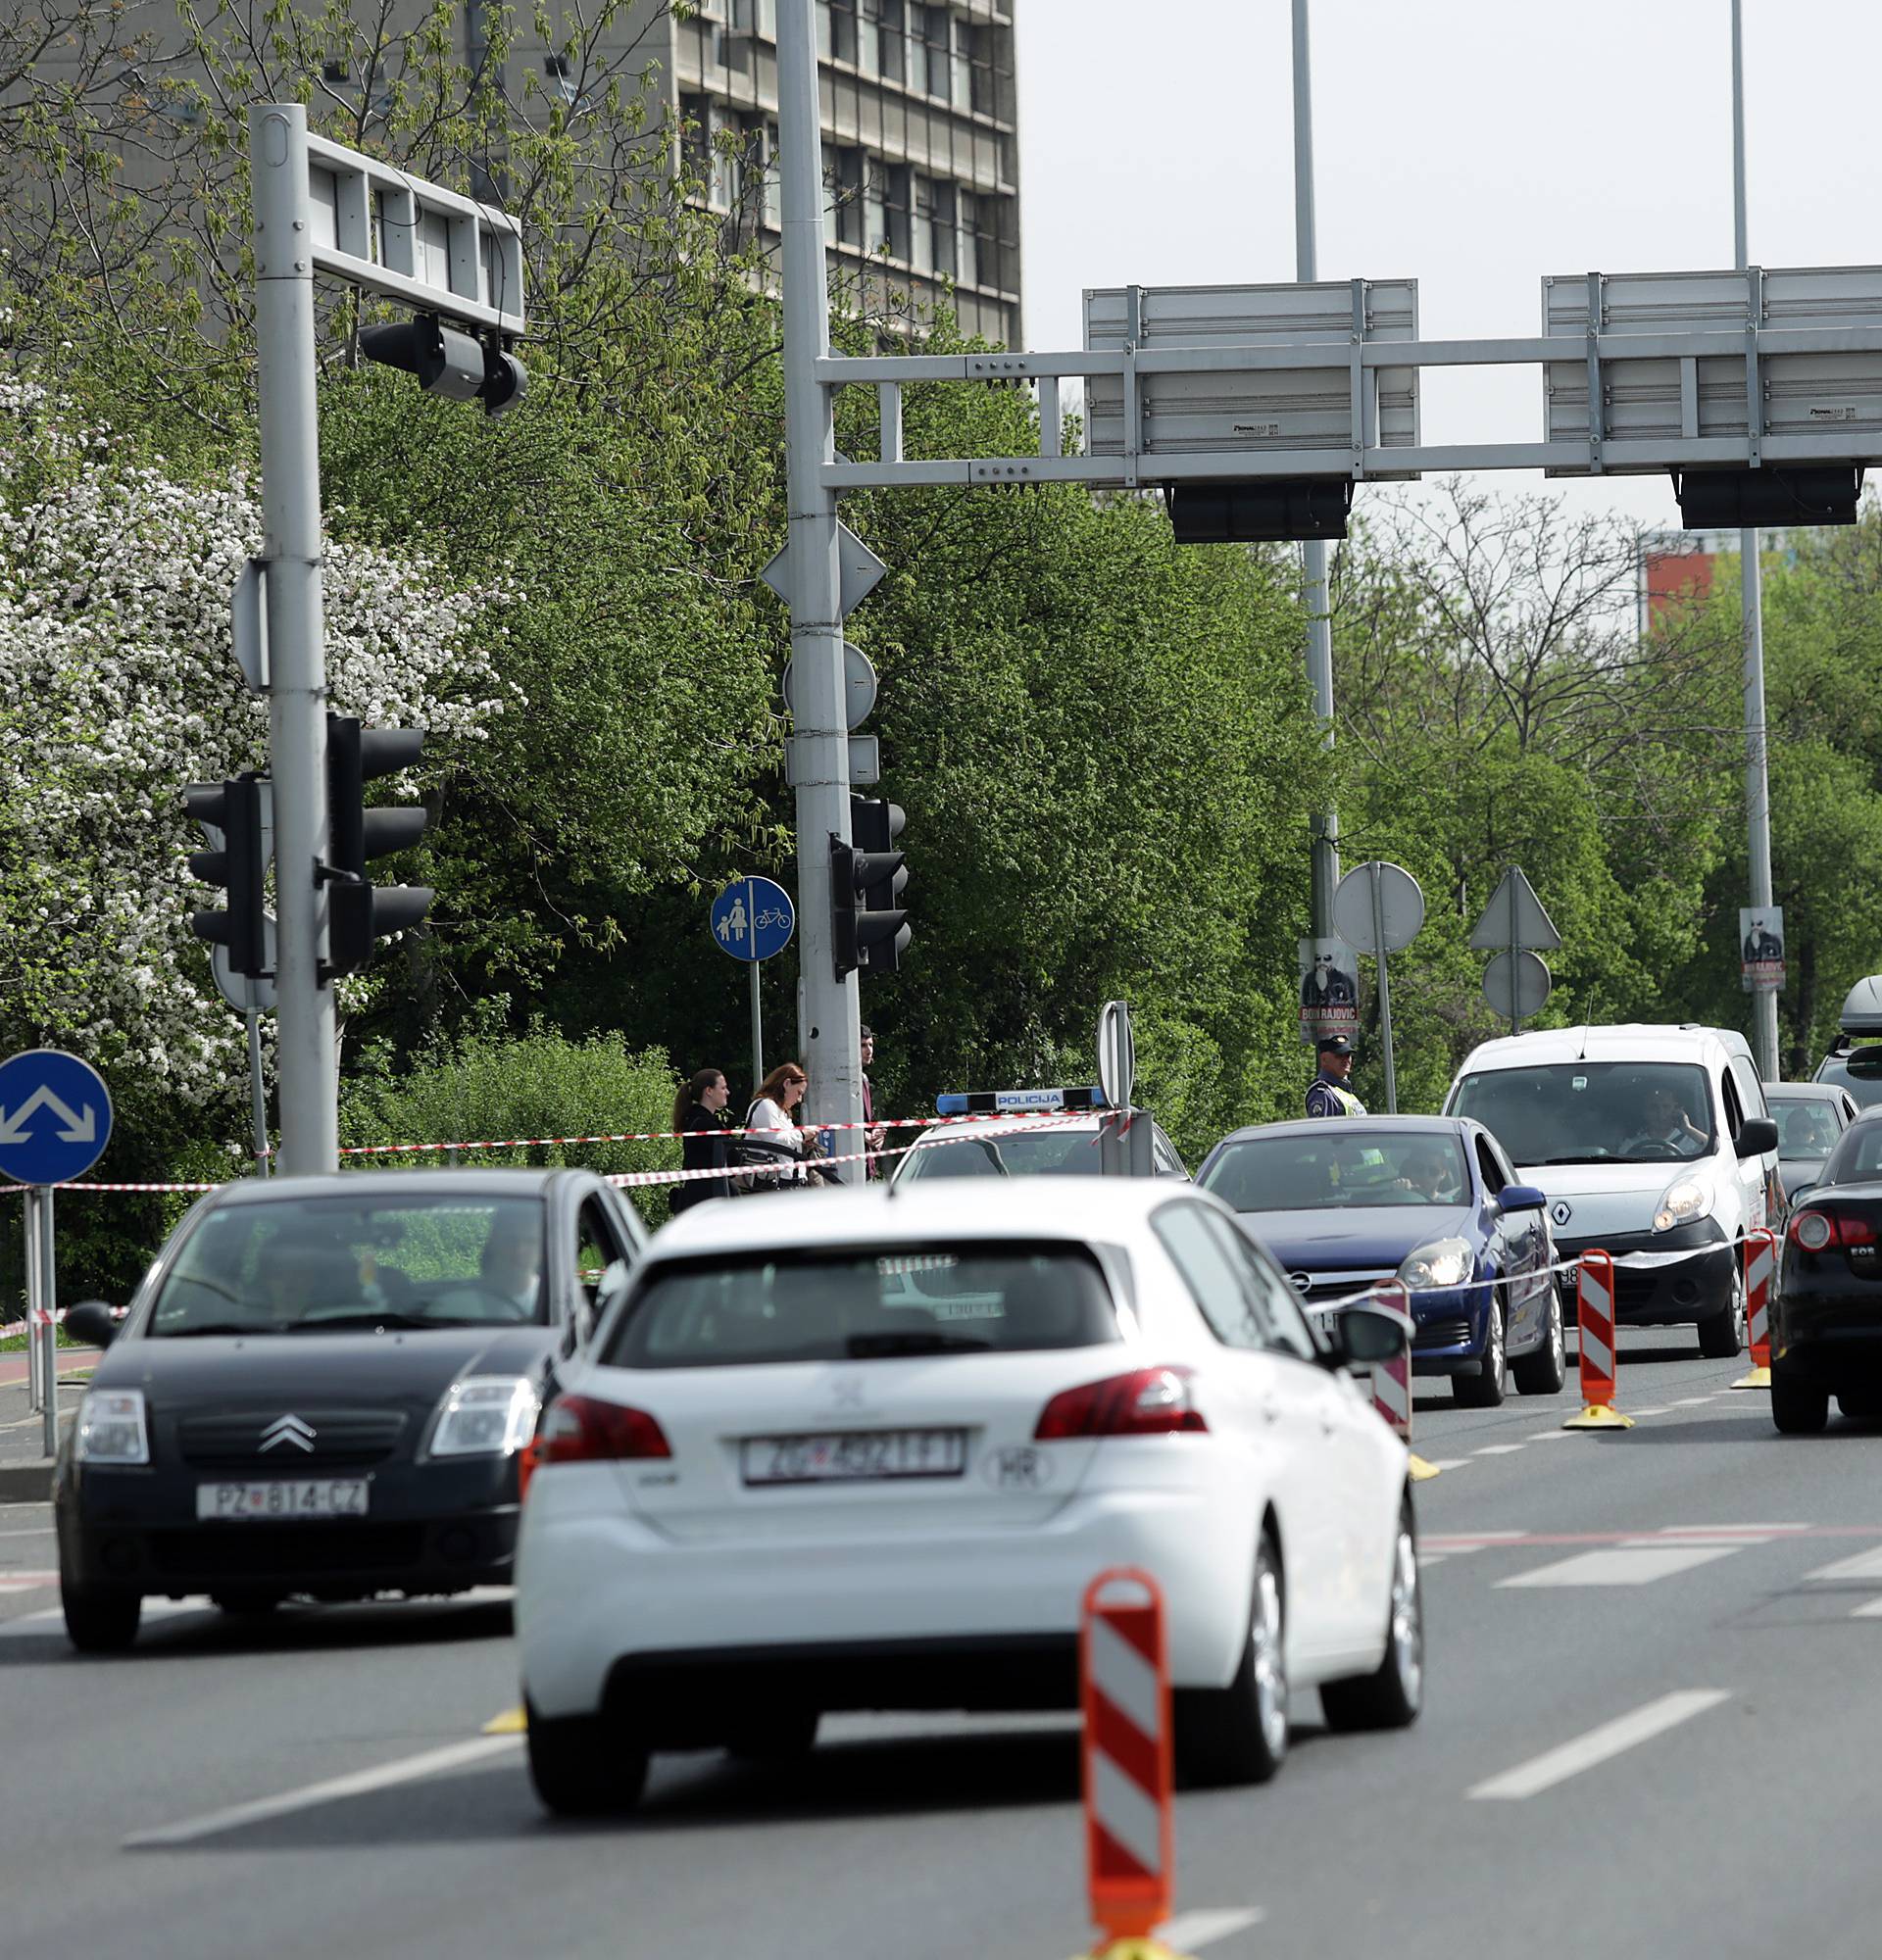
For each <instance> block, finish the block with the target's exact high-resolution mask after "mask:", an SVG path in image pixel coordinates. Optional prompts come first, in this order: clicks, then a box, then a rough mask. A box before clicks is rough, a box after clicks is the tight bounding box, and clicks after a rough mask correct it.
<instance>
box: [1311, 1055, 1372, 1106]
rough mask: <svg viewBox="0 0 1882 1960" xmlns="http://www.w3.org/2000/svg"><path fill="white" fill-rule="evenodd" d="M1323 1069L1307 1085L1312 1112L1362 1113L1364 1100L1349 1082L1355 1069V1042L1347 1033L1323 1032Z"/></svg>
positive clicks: (1321, 1063)
mask: <svg viewBox="0 0 1882 1960" xmlns="http://www.w3.org/2000/svg"><path fill="white" fill-rule="evenodd" d="M1318 1057H1319V1064H1320V1072H1319V1073H1318V1074H1317V1075H1316V1076H1314V1078H1313V1080H1312V1082H1310V1083H1309V1084H1308V1085H1307V1113H1308V1114H1309V1115H1310V1116H1363V1115H1364V1114H1365V1104H1364V1103H1362V1102H1361V1101H1360V1099H1359V1098H1358V1097H1357V1096H1355V1095H1354V1093H1353V1092H1352V1090H1350V1089H1349V1088H1348V1087H1347V1086H1346V1078H1347V1077H1348V1076H1349V1075H1351V1074H1352V1073H1353V1044H1352V1043H1351V1042H1350V1041H1348V1040H1347V1038H1346V1036H1345V1035H1322V1036H1321V1037H1320V1045H1319V1051H1318Z"/></svg>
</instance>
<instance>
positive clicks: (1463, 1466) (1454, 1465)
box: [1429, 1456, 1470, 1470]
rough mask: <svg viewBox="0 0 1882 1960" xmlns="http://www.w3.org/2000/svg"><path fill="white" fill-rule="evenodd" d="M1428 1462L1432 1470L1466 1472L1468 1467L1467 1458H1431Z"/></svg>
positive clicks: (1468, 1461)
mask: <svg viewBox="0 0 1882 1960" xmlns="http://www.w3.org/2000/svg"><path fill="white" fill-rule="evenodd" d="M1429 1461H1430V1464H1431V1467H1432V1469H1433V1470H1467V1469H1469V1467H1470V1459H1469V1457H1467V1456H1433V1457H1431V1458H1430V1459H1429Z"/></svg>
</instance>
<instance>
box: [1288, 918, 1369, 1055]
mask: <svg viewBox="0 0 1882 1960" xmlns="http://www.w3.org/2000/svg"><path fill="white" fill-rule="evenodd" d="M1300 973H1301V1039H1302V1041H1304V1042H1306V1043H1307V1044H1308V1046H1309V1047H1310V1048H1311V1047H1312V1045H1313V1043H1315V1042H1317V1041H1322V1040H1324V1039H1325V1038H1326V1037H1327V1036H1328V1035H1349V1036H1351V1035H1357V1034H1358V1033H1359V1031H1360V961H1359V956H1358V955H1357V954H1355V953H1354V951H1353V949H1352V947H1350V946H1349V945H1348V944H1347V943H1346V941H1345V940H1343V939H1304V940H1302V941H1301V942H1300Z"/></svg>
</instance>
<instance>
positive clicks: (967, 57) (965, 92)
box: [948, 14, 973, 112]
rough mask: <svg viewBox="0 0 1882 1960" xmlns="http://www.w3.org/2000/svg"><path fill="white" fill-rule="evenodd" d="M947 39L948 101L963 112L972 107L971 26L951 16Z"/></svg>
mask: <svg viewBox="0 0 1882 1960" xmlns="http://www.w3.org/2000/svg"><path fill="white" fill-rule="evenodd" d="M948 39H949V49H948V100H949V102H950V103H952V104H953V106H954V107H955V108H956V109H959V110H962V111H964V112H965V111H966V110H969V109H971V108H972V107H973V24H972V23H971V22H970V21H967V20H966V19H964V18H963V17H962V16H961V15H959V14H951V15H950V16H949V17H948Z"/></svg>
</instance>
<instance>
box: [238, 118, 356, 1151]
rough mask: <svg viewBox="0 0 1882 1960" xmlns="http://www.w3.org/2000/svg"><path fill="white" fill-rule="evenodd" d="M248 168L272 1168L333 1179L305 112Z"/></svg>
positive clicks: (266, 123)
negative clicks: (270, 790)
mask: <svg viewBox="0 0 1882 1960" xmlns="http://www.w3.org/2000/svg"><path fill="white" fill-rule="evenodd" d="M249 161H250V164H251V166H252V179H253V185H254V206H255V235H254V245H255V341H256V352H257V355H258V357H259V364H260V369H261V396H260V411H261V434H262V518H263V525H264V529H265V532H266V537H265V542H264V544H263V548H262V556H263V558H264V559H265V561H266V562H267V566H268V580H267V590H268V646H269V686H268V719H269V753H270V768H269V774H270V777H271V779H272V782H273V785H274V912H275V923H276V930H275V956H274V961H275V963H274V996H275V1001H276V1004H277V1006H276V1013H277V1024H278V1033H277V1041H278V1046H277V1049H276V1055H275V1067H276V1071H277V1101H278V1110H279V1120H280V1130H281V1150H280V1167H281V1169H282V1171H283V1172H285V1173H287V1174H288V1175H290V1176H291V1175H294V1174H296V1173H300V1172H307V1171H330V1170H333V1169H335V1168H337V1166H338V1163H339V1142H340V1138H339V1108H338V1099H339V1085H338V1081H337V1079H336V1076H335V1073H334V1066H333V1057H334V1042H335V1027H334V1017H333V990H332V988H331V987H330V986H327V985H325V984H323V983H322V978H321V965H320V962H321V949H322V940H323V938H324V932H325V917H324V914H325V909H326V907H325V900H324V897H323V893H322V887H321V886H319V885H318V884H317V883H316V882H315V876H314V866H315V864H316V863H317V862H318V861H320V860H321V859H322V858H324V857H325V856H326V654H325V646H326V640H325V623H324V618H323V615H322V596H321V554H322V537H321V448H320V422H319V417H318V412H317V408H316V399H315V386H314V382H315V371H316V370H315V342H314V253H313V243H314V239H313V217H314V205H313V198H312V196H311V194H310V189H309V183H308V162H307V112H306V110H305V109H303V108H301V107H300V106H298V105H295V104H281V103H270V104H264V105H261V106H258V107H256V108H253V109H251V110H250V112H249Z"/></svg>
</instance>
